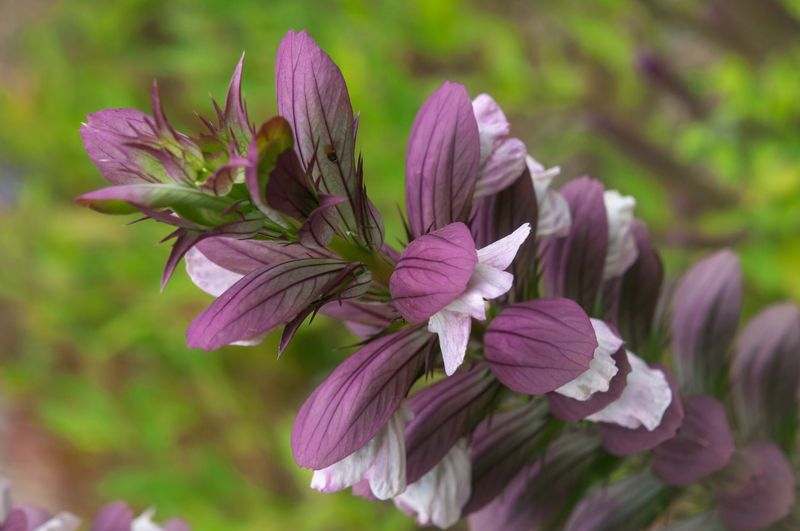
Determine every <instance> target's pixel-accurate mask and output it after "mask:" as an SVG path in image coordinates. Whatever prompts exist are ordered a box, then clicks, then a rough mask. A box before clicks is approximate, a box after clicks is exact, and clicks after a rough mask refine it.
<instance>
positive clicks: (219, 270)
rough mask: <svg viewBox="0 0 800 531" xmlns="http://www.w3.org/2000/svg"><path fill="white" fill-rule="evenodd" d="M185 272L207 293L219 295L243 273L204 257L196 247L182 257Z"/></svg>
mask: <svg viewBox="0 0 800 531" xmlns="http://www.w3.org/2000/svg"><path fill="white" fill-rule="evenodd" d="M184 261H185V262H186V272H187V273H189V278H191V279H192V282H194V285H195V286H197V287H198V288H200V289H201V290H203V291H205V292H206V293H208V294H209V295H213V296H214V297H219V296H220V295H222V294H223V293H225V292H226V291H227V290H228V288H230V287H231V286H233V285H234V284H236V283H237V282H238V281H239V280H240V279H241V278H242V276H243V275H240V274H239V273H234V272H233V271H231V270H229V269H225V268H224V267H222V266H219V265H217V264H215V263H214V262H212V261H211V260H209V259H208V258H206V255H204V254H203V253H201V252H200V251H199V250H198V249H197V248H196V247H192V248H191V249H189V252H188V253H186V256H185V257H184Z"/></svg>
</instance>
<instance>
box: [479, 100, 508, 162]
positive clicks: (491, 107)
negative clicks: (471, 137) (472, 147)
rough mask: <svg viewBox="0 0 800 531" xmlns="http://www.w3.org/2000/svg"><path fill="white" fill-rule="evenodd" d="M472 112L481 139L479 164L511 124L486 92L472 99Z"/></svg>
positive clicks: (484, 160)
mask: <svg viewBox="0 0 800 531" xmlns="http://www.w3.org/2000/svg"><path fill="white" fill-rule="evenodd" d="M472 112H473V113H474V114H475V121H477V122H478V134H479V135H480V139H481V159H480V160H481V165H483V163H484V162H486V159H487V158H488V157H489V154H490V153H491V152H492V151H493V150H494V147H495V143H496V142H497V141H499V140H500V139H502V138H505V137H507V136H508V133H509V131H510V130H511V126H510V125H509V124H508V120H507V119H506V116H505V114H503V111H502V110H501V109H500V106H499V105H497V102H496V101H494V99H493V98H492V97H491V96H489V95H488V94H480V95H478V97H477V98H475V99H474V100H472Z"/></svg>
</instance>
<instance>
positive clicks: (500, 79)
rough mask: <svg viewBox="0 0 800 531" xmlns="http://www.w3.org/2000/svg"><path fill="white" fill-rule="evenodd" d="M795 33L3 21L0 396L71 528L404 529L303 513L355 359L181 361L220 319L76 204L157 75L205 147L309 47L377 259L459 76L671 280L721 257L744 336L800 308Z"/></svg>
mask: <svg viewBox="0 0 800 531" xmlns="http://www.w3.org/2000/svg"><path fill="white" fill-rule="evenodd" d="M798 18H800V0H787V1H784V2H780V1H779V0H769V1H763V2H759V1H756V0H731V1H727V2H725V1H722V0H704V1H701V2H696V1H690V0H671V1H666V0H646V1H641V2H633V1H624V0H604V1H598V2H590V3H589V2H582V1H579V0H560V1H555V0H552V1H542V2H536V3H533V2H525V1H522V0H520V1H509V0H504V1H489V0H485V1H472V2H459V1H456V0H436V1H426V0H380V1H366V0H338V1H337V0H324V1H323V0H303V1H300V0H293V1H284V2H278V1H276V2H260V1H256V0H243V1H239V2H235V3H234V2H228V1H223V0H203V1H189V0H170V1H155V0H121V1H117V2H105V1H100V0H72V1H70V2H56V1H54V0H31V1H26V2H20V1H14V0H6V1H0V116H2V117H3V127H1V128H0V222H1V223H2V227H3V228H2V229H1V230H0V249H2V251H0V279H2V280H0V360H2V367H1V368H0V385H2V389H3V393H4V395H6V399H7V400H8V401H9V402H11V403H18V404H25V411H26V415H28V416H30V417H31V418H33V419H34V420H35V421H36V422H37V423H39V424H40V425H41V427H42V429H43V430H44V431H45V432H46V433H47V434H48V435H49V436H51V437H53V438H55V439H56V440H57V441H58V442H59V444H60V445H62V446H64V447H65V448H67V449H68V450H69V451H68V452H66V453H65V455H66V456H67V457H66V458H63V459H60V460H59V462H58V463H57V464H58V466H59V467H60V470H61V478H60V481H61V483H60V484H58V485H54V486H53V489H56V491H57V493H58V494H57V495H58V496H60V497H61V498H60V499H61V500H62V501H63V502H64V506H67V507H70V508H74V509H75V510H77V511H78V512H83V513H90V512H91V511H93V510H94V509H96V508H97V507H98V506H99V505H100V503H101V502H103V501H106V500H108V499H112V498H126V499H128V500H130V501H131V502H133V503H135V504H137V505H138V506H140V507H144V506H146V505H147V504H151V503H152V504H154V505H155V506H157V507H158V509H159V514H162V515H171V514H181V515H185V516H186V517H188V518H189V519H190V520H191V521H192V522H193V523H194V524H195V528H196V529H199V530H201V531H202V530H205V529H209V530H211V529H228V530H237V529H285V528H293V529H298V530H305V529H309V530H311V529H367V528H368V529H408V528H411V527H413V523H412V522H411V521H410V520H409V519H407V518H406V517H405V516H403V515H402V514H400V513H399V512H398V511H395V510H394V509H393V508H392V507H390V506H388V504H383V505H380V504H374V503H368V502H364V501H363V500H360V499H358V498H352V497H350V496H349V495H348V494H340V495H335V496H320V495H317V494H316V493H314V492H313V491H310V490H309V489H308V488H307V482H308V479H309V473H308V471H301V470H297V469H296V467H295V466H294V464H293V462H292V459H291V452H290V449H289V437H288V434H289V431H290V427H291V422H292V417H293V414H294V412H295V411H296V409H297V407H298V405H299V404H300V403H301V401H302V400H303V399H304V397H305V396H306V395H307V393H308V392H309V391H310V390H311V389H312V388H313V386H314V384H315V383H316V382H318V381H319V380H320V379H321V378H323V377H324V375H325V374H326V372H327V371H328V370H329V369H330V367H332V366H333V365H334V364H335V363H336V360H338V359H340V358H341V357H342V356H343V355H344V352H342V351H341V350H336V349H334V348H333V347H334V346H337V345H346V344H347V343H348V342H349V341H350V338H349V337H348V336H347V335H346V333H345V332H343V331H342V330H341V329H340V327H338V326H334V325H333V324H332V323H330V322H327V321H325V320H324V318H322V317H320V318H319V319H318V320H317V321H315V322H314V323H313V324H312V325H311V326H308V327H304V329H303V332H302V333H301V334H300V335H299V336H298V338H297V340H296V341H295V342H294V343H293V345H292V347H291V348H290V350H289V351H288V352H287V353H286V354H285V355H284V356H283V357H282V358H281V359H280V360H276V359H275V356H274V352H276V349H275V344H274V339H273V341H271V342H268V343H267V344H264V345H262V346H260V347H258V348H252V349H244V348H227V349H223V350H221V351H219V352H215V353H210V354H206V353H200V352H195V351H189V350H187V349H186V348H185V346H184V342H183V331H184V330H185V328H186V326H187V324H188V323H189V321H190V320H191V318H192V317H193V316H194V315H196V314H197V313H198V312H199V311H200V310H201V309H202V307H203V305H204V304H207V303H208V301H209V298H208V297H206V296H204V295H203V294H201V293H199V292H198V291H197V290H196V289H194V288H193V287H192V286H191V285H190V283H189V282H188V280H187V279H186V278H185V275H177V278H175V279H174V280H173V282H172V283H171V284H170V285H169V286H168V287H167V289H166V290H165V292H164V293H163V294H161V293H159V291H158V280H159V276H160V269H161V267H162V264H163V260H164V259H165V258H166V254H167V249H166V247H164V246H159V247H155V246H154V242H157V241H158V240H159V239H160V238H161V237H163V236H164V235H165V234H166V232H167V231H166V228H165V227H161V226H158V225H155V224H152V223H149V222H148V223H142V224H138V225H136V226H134V227H126V226H124V225H123V223H124V222H125V221H126V220H122V219H120V218H107V217H102V216H99V215H96V214H94V213H91V212H88V211H83V210H81V209H78V208H77V207H75V206H74V205H73V204H72V198H73V197H74V196H76V195H78V194H79V193H81V192H85V191H87V190H90V189H93V188H96V187H99V186H100V185H101V178H100V177H99V175H98V174H97V172H96V171H95V169H94V167H93V166H92V165H91V163H90V162H89V161H88V159H87V157H86V156H85V154H84V152H83V148H82V145H81V143H80V138H79V136H78V127H79V124H80V122H81V121H82V120H84V119H85V116H86V114H88V113H90V112H92V111H94V110H98V109H101V108H105V107H125V106H133V107H138V108H142V109H148V108H149V101H148V94H149V85H150V83H151V82H152V79H153V78H157V79H158V81H159V84H160V87H161V89H162V100H163V101H164V103H165V107H166V108H167V112H168V114H169V115H170V117H171V118H172V120H173V123H175V124H176V125H177V126H178V127H179V129H183V130H185V131H187V132H191V131H198V130H199V129H200V123H199V121H198V120H197V119H196V118H195V117H194V116H193V115H192V112H193V111H194V110H197V111H199V112H201V114H206V115H210V114H211V107H210V102H209V100H208V92H209V91H210V93H211V94H213V95H214V96H216V97H217V98H221V97H222V96H223V95H224V90H225V88H226V86H227V82H228V79H229V76H230V74H231V72H232V70H233V67H234V65H235V62H236V60H237V59H238V57H239V55H240V54H241V53H242V51H246V53H247V55H246V66H245V80H244V90H245V95H246V98H247V102H248V106H249V108H250V114H251V117H253V119H255V120H263V119H266V118H268V117H269V116H270V115H271V114H272V113H274V111H275V104H274V89H273V58H274V54H275V51H276V49H277V46H278V43H279V41H280V39H281V37H282V36H283V34H284V33H285V32H286V31H287V29H289V28H306V29H308V30H309V31H310V33H311V34H312V35H313V36H314V37H315V39H317V40H318V41H319V42H320V44H321V45H322V46H323V48H325V49H326V50H328V52H329V53H330V54H331V55H332V56H333V58H334V59H335V60H336V61H337V62H338V63H339V65H340V66H341V67H342V70H343V72H344V75H345V78H346V79H347V82H348V84H349V87H350V91H351V97H352V100H353V102H354V107H355V108H356V109H358V110H360V111H361V122H360V128H359V142H360V146H361V148H362V150H363V152H364V155H365V169H366V174H367V184H368V187H369V191H370V194H371V196H372V197H373V199H374V200H375V202H376V203H377V204H378V205H379V207H380V208H381V210H382V211H383V212H384V215H385V218H386V222H387V227H388V233H389V241H395V240H396V239H397V238H398V237H399V236H400V234H401V231H400V229H401V226H400V224H399V218H398V216H397V215H395V212H396V206H402V201H403V199H402V198H403V159H404V155H405V137H406V134H407V132H408V130H409V127H410V123H411V121H412V120H413V117H414V114H415V112H416V109H417V108H418V107H419V105H420V104H421V103H422V101H423V100H424V98H425V97H426V96H427V95H428V94H429V93H430V92H432V91H433V89H434V88H435V87H436V86H437V85H438V84H439V83H440V82H441V81H442V80H443V79H455V80H458V81H461V82H463V83H465V84H466V85H467V87H468V88H469V90H470V91H471V93H472V94H473V95H477V94H478V93H480V92H488V93H490V94H492V95H493V96H494V97H495V98H496V99H497V100H498V102H499V103H500V104H501V105H502V106H503V108H504V110H505V111H506V113H507V114H508V115H509V117H510V118H511V121H512V124H513V127H514V129H513V133H514V134H516V135H517V136H520V137H521V138H522V139H523V140H524V141H525V142H526V144H527V145H528V147H529V150H530V152H531V153H532V154H533V155H534V156H535V157H536V158H537V159H539V160H541V161H542V162H543V163H545V164H547V165H556V164H558V165H560V166H561V167H562V175H565V176H567V177H574V176H577V175H580V174H583V173H591V174H592V175H594V176H596V177H598V178H600V179H602V180H604V181H605V182H606V183H607V185H608V186H610V187H615V188H619V189H620V190H622V191H623V192H625V193H629V194H632V195H635V196H636V197H637V198H638V202H639V203H638V207H637V212H638V214H639V216H640V217H642V218H643V219H645V220H646V221H647V222H649V223H650V224H651V226H652V227H653V230H654V232H655V234H656V236H657V239H658V240H659V242H660V243H661V244H662V247H663V248H664V249H665V255H666V258H667V264H668V271H669V272H671V273H672V274H673V275H676V274H679V273H680V271H682V270H683V269H685V267H686V266H687V264H688V263H690V261H691V260H694V259H695V258H697V256H699V255H701V254H703V253H704V252H707V250H708V249H709V248H710V247H715V246H721V245H729V246H732V247H734V248H735V249H736V250H737V251H738V252H739V253H740V255H741V256H742V259H743V265H744V269H745V273H746V276H747V282H748V288H749V291H748V299H747V303H748V306H747V313H748V314H751V313H752V310H753V308H754V307H756V306H758V305H761V304H763V303H765V302H769V301H772V300H776V299H780V298H787V297H789V298H794V299H796V300H797V299H800V275H798V274H797V271H798V270H800V245H798V235H800V149H798V144H799V143H800V99H799V98H798V97H797V95H798V94H800V69H799V68H797V65H798V64H800V46H798V44H799V43H798V41H800V38H799V37H800V25H799V24H798V22H797V20H798ZM12 429H13V427H12ZM9 451H11V452H13V448H11V449H10V450H9ZM12 459H13V456H12ZM6 464H7V463H6ZM12 472H13V471H12ZM19 473H20V474H23V475H24V471H22V472H19ZM22 479H24V478H22ZM53 508H56V507H53Z"/></svg>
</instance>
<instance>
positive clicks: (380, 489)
mask: <svg viewBox="0 0 800 531" xmlns="http://www.w3.org/2000/svg"><path fill="white" fill-rule="evenodd" d="M411 418H412V414H411V412H410V410H409V409H408V408H407V407H406V405H405V404H401V405H400V408H399V409H398V410H397V412H396V413H395V414H394V415H392V418H391V419H389V423H388V424H387V425H386V427H384V428H383V437H382V438H381V443H380V447H379V448H378V451H377V453H376V454H375V459H374V461H373V462H372V464H371V465H370V467H369V469H368V470H367V472H366V474H365V477H366V479H367V480H368V481H369V488H370V489H371V490H372V494H373V495H374V496H375V497H376V498H378V499H379V500H388V499H389V498H393V497H395V496H397V495H398V494H400V493H401V492H403V491H404V490H405V489H406V440H405V429H406V422H408V421H409V420H411Z"/></svg>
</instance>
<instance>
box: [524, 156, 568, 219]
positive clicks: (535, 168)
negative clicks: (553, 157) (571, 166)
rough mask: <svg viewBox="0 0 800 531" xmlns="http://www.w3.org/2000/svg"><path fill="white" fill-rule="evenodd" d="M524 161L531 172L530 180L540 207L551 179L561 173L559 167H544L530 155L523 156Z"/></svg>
mask: <svg viewBox="0 0 800 531" xmlns="http://www.w3.org/2000/svg"><path fill="white" fill-rule="evenodd" d="M525 163H526V164H527V166H528V171H529V172H530V174H531V180H533V191H534V192H536V201H537V203H539V208H541V206H542V200H543V198H544V197H545V192H547V190H548V189H549V188H550V183H552V182H553V179H555V178H556V177H558V175H559V174H560V173H561V168H559V167H558V166H554V167H552V168H547V169H545V167H544V166H542V164H541V163H540V162H539V161H537V160H536V159H534V158H533V157H531V156H530V155H528V156H527V157H526V158H525Z"/></svg>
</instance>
